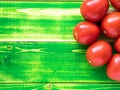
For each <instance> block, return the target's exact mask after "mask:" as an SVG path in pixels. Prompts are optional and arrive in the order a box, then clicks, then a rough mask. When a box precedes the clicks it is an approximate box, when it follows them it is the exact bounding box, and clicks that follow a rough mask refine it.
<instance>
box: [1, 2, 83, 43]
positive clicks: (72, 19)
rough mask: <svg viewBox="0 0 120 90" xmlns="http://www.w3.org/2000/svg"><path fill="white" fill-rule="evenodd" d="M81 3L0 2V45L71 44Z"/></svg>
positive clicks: (78, 19) (79, 16)
mask: <svg viewBox="0 0 120 90" xmlns="http://www.w3.org/2000/svg"><path fill="white" fill-rule="evenodd" d="M80 4H81V2H79V3H78V2H54V3H53V2H46V3H45V2H37V3H36V2H34V3H33V2H7V3H6V2H0V41H63V40H69V41H70V40H74V39H73V35H72V32H73V28H74V26H75V25H76V24H77V23H78V22H80V21H82V20H83V18H82V16H81V15H80V11H79V7H80Z"/></svg>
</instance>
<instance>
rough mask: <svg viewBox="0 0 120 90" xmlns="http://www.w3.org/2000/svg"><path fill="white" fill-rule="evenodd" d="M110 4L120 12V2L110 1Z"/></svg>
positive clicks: (118, 0) (119, 0) (116, 0)
mask: <svg viewBox="0 0 120 90" xmlns="http://www.w3.org/2000/svg"><path fill="white" fill-rule="evenodd" d="M110 3H111V4H112V6H113V7H114V8H115V9H118V10H120V0H110Z"/></svg>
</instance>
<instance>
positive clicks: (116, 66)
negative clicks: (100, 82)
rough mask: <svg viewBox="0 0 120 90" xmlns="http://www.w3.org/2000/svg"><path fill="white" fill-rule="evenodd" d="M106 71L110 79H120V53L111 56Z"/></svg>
mask: <svg viewBox="0 0 120 90" xmlns="http://www.w3.org/2000/svg"><path fill="white" fill-rule="evenodd" d="M106 72H107V76H108V77H109V78H110V79H112V80H117V81H120V54H115V55H114V56H113V57H112V58H111V60H110V62H109V63H108V66H107V69H106Z"/></svg>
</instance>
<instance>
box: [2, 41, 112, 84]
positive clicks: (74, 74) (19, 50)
mask: <svg viewBox="0 0 120 90" xmlns="http://www.w3.org/2000/svg"><path fill="white" fill-rule="evenodd" d="M0 46H1V47H0V55H1V56H0V72H1V74H0V77H1V78H0V81H1V82H106V83H110V82H113V81H112V80H109V79H108V78H107V76H106V73H105V66H104V67H101V68H94V67H91V66H90V65H89V64H88V63H87V61H86V57H85V52H86V49H87V46H82V45H79V44H78V43H76V42H1V43H0Z"/></svg>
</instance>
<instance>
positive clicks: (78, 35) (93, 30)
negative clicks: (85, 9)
mask: <svg viewBox="0 0 120 90" xmlns="http://www.w3.org/2000/svg"><path fill="white" fill-rule="evenodd" d="M73 34H74V38H75V39H76V40H77V41H78V42H79V43H80V44H83V45H88V44H91V43H93V42H94V41H96V40H97V38H98V37H99V35H100V30H99V28H98V26H97V25H96V24H93V23H91V22H80V23H79V24H77V25H76V27H75V28H74V31H73Z"/></svg>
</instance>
